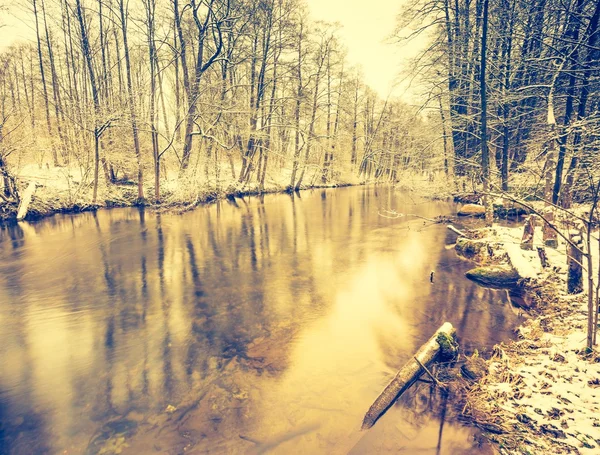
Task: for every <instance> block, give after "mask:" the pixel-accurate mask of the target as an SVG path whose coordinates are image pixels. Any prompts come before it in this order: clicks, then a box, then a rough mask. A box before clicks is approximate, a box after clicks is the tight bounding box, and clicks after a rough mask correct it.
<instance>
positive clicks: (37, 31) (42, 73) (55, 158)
mask: <svg viewBox="0 0 600 455" xmlns="http://www.w3.org/2000/svg"><path fill="white" fill-rule="evenodd" d="M32 2H33V15H34V17H35V35H36V39H37V50H38V61H39V65H40V77H41V79H42V93H43V95H44V107H45V109H46V126H47V127H48V136H49V137H51V136H52V125H51V123H50V106H49V103H48V87H47V86H46V73H45V71H44V60H43V58H42V41H41V38H40V24H39V18H38V11H37V2H36V0H32ZM52 160H53V162H54V166H58V164H59V163H58V154H57V153H56V149H55V148H54V147H52Z"/></svg>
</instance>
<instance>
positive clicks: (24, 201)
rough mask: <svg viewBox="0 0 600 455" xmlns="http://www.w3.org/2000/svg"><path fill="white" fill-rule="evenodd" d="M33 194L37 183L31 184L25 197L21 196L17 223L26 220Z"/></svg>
mask: <svg viewBox="0 0 600 455" xmlns="http://www.w3.org/2000/svg"><path fill="white" fill-rule="evenodd" d="M33 193H35V182H31V183H30V184H29V186H28V187H27V189H26V190H25V192H24V193H23V196H21V202H20V203H19V209H18V210H17V221H21V220H23V219H25V216H26V215H27V210H29V204H30V203H31V198H32V197H33Z"/></svg>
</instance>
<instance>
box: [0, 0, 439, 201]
mask: <svg viewBox="0 0 600 455" xmlns="http://www.w3.org/2000/svg"><path fill="white" fill-rule="evenodd" d="M19 7H20V9H21V11H26V17H27V18H28V19H27V20H28V21H29V22H28V25H29V26H30V28H31V30H33V32H32V36H33V39H32V41H31V42H28V43H15V44H14V45H13V46H12V47H11V48H9V49H8V50H5V51H4V52H3V53H1V54H0V128H1V129H0V131H1V133H0V172H2V173H3V175H4V177H5V178H4V189H5V193H4V194H5V197H10V195H11V192H16V191H17V187H18V184H16V183H15V181H14V175H13V174H11V169H16V168H17V167H18V166H19V165H21V164H23V163H24V162H36V163H38V165H39V166H44V167H46V166H50V165H51V164H52V165H54V166H69V167H73V166H75V167H79V169H81V170H82V173H83V174H84V176H85V179H87V182H88V183H92V185H91V188H92V189H93V190H91V193H93V200H94V202H95V201H96V198H97V192H98V182H99V180H100V181H102V182H104V181H105V182H107V184H109V185H110V184H111V183H119V182H122V181H125V180H127V181H132V182H135V183H137V188H138V189H137V196H138V198H139V199H140V200H143V199H145V198H148V199H156V200H159V199H160V198H161V189H160V185H161V181H162V179H163V177H164V175H165V173H166V172H167V171H168V170H169V169H171V170H175V169H178V172H179V175H187V176H189V175H194V176H195V178H196V180H195V181H198V182H201V183H207V184H209V183H210V185H212V186H213V187H214V186H216V187H217V188H218V187H219V185H223V184H228V185H231V184H232V182H235V185H237V186H239V187H245V186H247V185H255V186H256V187H257V188H259V189H263V188H264V186H265V182H266V181H268V178H267V175H269V176H272V180H274V181H278V182H279V183H280V184H284V185H285V186H287V187H289V188H291V189H293V188H299V187H300V186H302V185H307V184H311V183H313V184H314V183H323V184H327V183H332V182H336V181H339V179H340V176H342V177H343V176H344V175H359V176H360V177H361V178H367V177H368V178H373V179H380V180H381V179H383V180H392V181H393V180H396V179H397V175H398V172H399V171H401V170H403V169H406V168H415V167H416V168H418V169H420V170H423V169H429V168H431V165H430V163H429V161H431V160H433V161H435V160H437V159H439V148H438V149H436V148H435V147H432V146H431V145H430V144H429V141H430V140H429V138H428V132H427V124H428V122H427V118H426V117H424V116H422V115H419V114H417V113H416V112H415V109H412V108H409V107H408V106H407V105H406V104H404V103H402V102H401V101H399V100H392V99H390V100H382V99H380V98H379V97H378V96H377V94H376V93H375V92H374V91H373V90H371V89H370V88H369V87H368V86H366V85H365V83H364V82H363V79H362V76H361V72H360V69H358V68H356V67H352V66H350V65H349V64H348V63H347V61H346V56H345V50H344V47H343V45H342V44H341V43H340V42H339V39H338V28H337V26H335V25H332V24H328V23H322V22H314V21H311V20H310V18H309V15H308V11H307V8H306V7H305V5H304V4H303V3H302V2H301V1H299V0H141V1H139V0H135V1H125V0H85V1H84V0H26V1H24V2H22V3H21V5H20V6H19ZM429 136H430V134H429ZM436 150H437V151H436ZM415 151H418V153H415ZM85 179H84V180H85ZM224 182H226V183H224ZM148 192H152V194H146V193H148Z"/></svg>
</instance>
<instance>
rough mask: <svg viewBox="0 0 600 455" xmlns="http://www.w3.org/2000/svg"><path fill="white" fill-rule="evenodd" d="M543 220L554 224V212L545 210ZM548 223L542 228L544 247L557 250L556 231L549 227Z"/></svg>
mask: <svg viewBox="0 0 600 455" xmlns="http://www.w3.org/2000/svg"><path fill="white" fill-rule="evenodd" d="M544 218H546V220H547V221H548V222H549V223H552V224H554V211H553V210H552V209H546V210H545V211H544ZM549 223H546V222H544V227H543V228H542V234H543V238H544V245H546V246H548V247H550V248H557V247H558V236H557V234H556V231H555V230H554V229H552V228H551V227H550V224H549Z"/></svg>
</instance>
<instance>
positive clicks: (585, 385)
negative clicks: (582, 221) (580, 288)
mask: <svg viewBox="0 0 600 455" xmlns="http://www.w3.org/2000/svg"><path fill="white" fill-rule="evenodd" d="M490 232H491V235H490V236H489V237H487V238H486V239H485V240H489V241H490V242H500V243H501V244H502V248H503V249H504V250H505V251H506V253H507V255H508V257H509V259H510V262H511V264H512V265H513V266H514V267H515V268H516V269H517V271H518V272H519V273H520V274H521V276H523V277H524V278H525V277H526V278H534V279H537V282H538V283H541V284H542V286H543V288H544V291H545V292H543V293H542V296H546V297H547V301H545V302H542V303H541V304H540V305H539V306H538V309H539V314H538V315H537V316H536V317H534V318H532V319H529V320H528V321H526V322H525V323H524V324H523V326H521V327H520V328H519V329H518V334H519V340H517V341H514V342H512V343H508V344H506V345H500V346H499V347H498V353H499V355H498V356H495V357H493V358H492V359H491V360H490V361H489V362H488V366H489V369H490V374H489V376H488V377H487V378H486V379H485V381H482V383H481V384H480V385H479V388H478V390H477V392H476V393H477V394H479V395H480V396H479V397H478V398H479V399H481V400H482V402H483V403H485V402H487V403H488V404H484V406H490V409H492V408H491V407H493V408H494V409H495V410H496V411H498V412H500V413H501V415H502V417H503V420H504V421H505V423H506V424H507V426H508V427H512V428H513V429H514V434H515V436H514V437H515V439H517V440H519V441H520V444H519V448H516V449H515V448H514V447H513V448H512V449H507V448H505V447H504V448H503V447H502V445H501V446H500V450H501V453H506V454H509V453H510V454H513V453H514V454H521V453H530V454H538V453H550V454H554V453H556V454H558V453H580V454H590V455H592V454H599V453H600V355H599V354H598V353H597V352H596V353H586V351H585V346H586V328H587V298H586V296H585V293H583V294H579V295H578V296H570V295H567V294H566V270H567V266H566V260H567V256H566V244H565V242H564V240H562V239H559V246H558V248H557V249H552V248H546V254H547V257H548V260H549V263H550V266H549V267H548V268H546V269H543V268H542V266H541V262H540V259H539V257H538V254H537V251H536V247H537V246H543V242H542V237H541V228H536V232H535V238H534V250H533V251H523V250H521V249H520V246H519V245H520V241H521V236H522V233H523V228H522V227H518V228H512V227H499V226H497V227H494V228H493V229H492V230H491V231H490ZM592 251H593V252H594V256H595V257H594V265H595V266H597V265H598V258H597V256H596V255H597V252H598V244H597V241H595V242H594V243H593V244H592ZM596 273H597V271H596ZM586 281H587V280H586V279H585V275H584V283H585V282H586Z"/></svg>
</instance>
